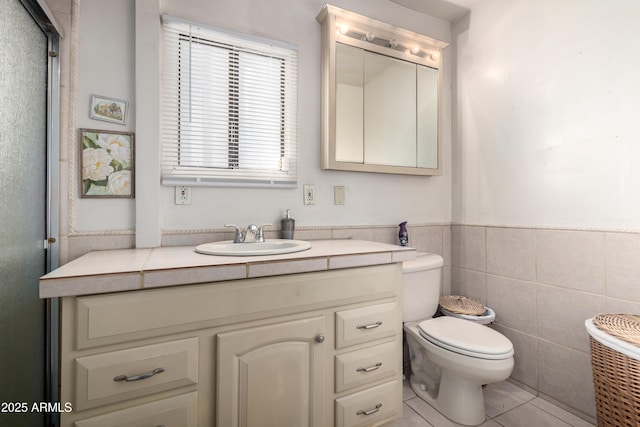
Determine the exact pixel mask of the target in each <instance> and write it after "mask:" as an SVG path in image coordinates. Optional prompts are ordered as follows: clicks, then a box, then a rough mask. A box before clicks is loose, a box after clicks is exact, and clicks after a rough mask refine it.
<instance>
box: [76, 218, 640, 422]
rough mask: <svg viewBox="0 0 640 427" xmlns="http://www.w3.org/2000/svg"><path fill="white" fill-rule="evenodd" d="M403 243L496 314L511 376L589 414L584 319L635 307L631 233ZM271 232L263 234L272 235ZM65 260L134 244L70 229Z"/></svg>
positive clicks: (639, 244) (446, 282)
mask: <svg viewBox="0 0 640 427" xmlns="http://www.w3.org/2000/svg"><path fill="white" fill-rule="evenodd" d="M408 230H409V244H410V246H412V247H415V248H416V249H417V250H418V251H421V252H433V253H437V254H440V255H442V256H443V257H444V260H445V263H444V270H443V284H442V286H443V289H442V293H443V294H445V295H446V294H450V293H453V294H461V295H466V296H469V297H472V298H475V299H478V300H480V301H482V302H483V303H485V304H486V305H487V306H489V307H491V308H493V309H494V310H495V311H496V322H495V327H496V328H497V329H498V330H500V331H501V332H502V333H504V334H505V335H506V336H507V337H509V339H510V340H511V341H512V342H513V343H514V347H515V350H516V354H515V359H516V365H515V369H514V371H513V374H512V378H513V379H515V380H516V381H518V382H520V383H522V384H524V385H526V386H528V387H531V388H532V389H534V390H537V391H538V392H539V393H540V394H541V395H543V396H545V397H547V398H550V399H551V400H552V401H556V403H559V404H561V405H565V406H566V407H568V408H570V409H572V410H575V411H579V412H580V413H582V414H583V415H586V416H587V417H594V416H595V406H594V396H593V385H592V379H591V378H592V377H591V363H590V354H589V341H588V336H587V333H586V331H585V327H584V321H585V319H588V318H590V317H592V316H593V315H595V314H597V313H600V312H626V313H640V262H638V260H639V259H640V257H639V256H638V255H639V254H640V233H630V232H614V231H598V230H589V231H581V230H561V229H542V228H539V229H536V228H516V227H487V226H471V225H451V226H450V225H449V224H418V225H409V227H408ZM397 233H398V227H397V226H396V225H380V226H357V227H352V226H349V227H346V226H345V227H342V226H335V227H329V226H327V227H299V228H297V229H296V234H295V238H296V239H300V240H311V241H313V240H319V239H361V240H371V241H377V242H382V243H390V244H397V243H398V240H397V239H398V237H397ZM232 237H233V236H232V234H231V233H229V232H226V231H225V230H213V231H202V232H193V231H170V232H165V233H164V235H163V237H162V245H163V246H177V245H196V244H200V243H205V242H210V241H216V240H229V239H232ZM277 237H279V236H278V231H277V230H275V229H274V230H272V231H269V232H268V233H267V238H277ZM70 243H71V244H70V250H69V253H70V259H73V258H77V257H78V256H80V255H82V254H83V253H86V252H88V251H90V250H96V249H118V248H127V247H129V248H130V247H133V246H134V244H135V239H134V236H133V234H131V235H128V234H125V235H113V236H110V235H100V236H93V235H77V236H74V237H73V238H70Z"/></svg>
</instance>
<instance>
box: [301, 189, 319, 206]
mask: <svg viewBox="0 0 640 427" xmlns="http://www.w3.org/2000/svg"><path fill="white" fill-rule="evenodd" d="M303 189H304V204H305V205H315V204H316V186H315V185H313V184H305V185H304V187H303Z"/></svg>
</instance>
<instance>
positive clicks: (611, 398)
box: [585, 314, 640, 427]
mask: <svg viewBox="0 0 640 427" xmlns="http://www.w3.org/2000/svg"><path fill="white" fill-rule="evenodd" d="M616 316H628V315H614V314H608V315H598V316H596V317H594V318H593V319H589V320H587V322H586V323H585V324H586V326H587V331H588V332H589V335H590V336H589V342H590V346H591V366H592V369H593V386H594V392H595V400H596V410H597V417H598V426H601V427H602V426H612V427H613V426H615V427H619V426H628V427H637V426H639V425H640V360H639V359H640V347H638V346H637V344H635V343H634V339H635V338H633V336H634V335H637V333H638V330H637V328H638V324H636V323H635V322H634V321H630V322H629V321H627V320H628V319H622V320H621V318H620V317H616ZM637 320H640V317H639V318H638V319H637ZM620 324H625V325H627V327H629V328H631V329H630V331H629V337H630V338H631V339H629V340H625V339H624V338H625V334H624V327H622V328H621V327H620ZM611 325H614V329H615V330H616V332H615V336H614V335H613V334H611V331H612V329H611V328H610V326H611Z"/></svg>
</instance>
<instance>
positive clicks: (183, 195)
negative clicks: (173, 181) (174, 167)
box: [176, 185, 191, 205]
mask: <svg viewBox="0 0 640 427" xmlns="http://www.w3.org/2000/svg"><path fill="white" fill-rule="evenodd" d="M190 204H191V187H185V186H184V185H180V186H178V187H176V205H190Z"/></svg>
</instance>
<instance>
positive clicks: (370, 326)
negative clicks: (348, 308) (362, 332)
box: [356, 320, 382, 329]
mask: <svg viewBox="0 0 640 427" xmlns="http://www.w3.org/2000/svg"><path fill="white" fill-rule="evenodd" d="M381 325H382V322H381V321H379V320H378V321H377V322H376V323H369V324H368V325H358V326H356V329H374V328H377V327H379V326H381Z"/></svg>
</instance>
